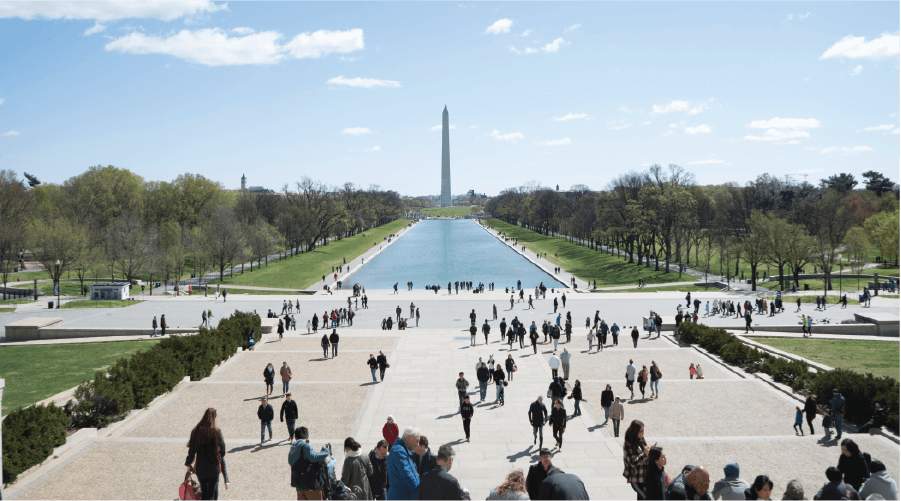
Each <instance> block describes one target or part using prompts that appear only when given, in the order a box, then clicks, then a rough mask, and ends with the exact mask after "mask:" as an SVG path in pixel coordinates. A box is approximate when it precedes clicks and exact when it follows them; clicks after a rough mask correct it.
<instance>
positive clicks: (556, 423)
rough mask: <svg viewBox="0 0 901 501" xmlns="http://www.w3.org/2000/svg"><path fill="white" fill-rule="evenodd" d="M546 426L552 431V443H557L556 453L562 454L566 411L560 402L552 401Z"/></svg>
mask: <svg viewBox="0 0 901 501" xmlns="http://www.w3.org/2000/svg"><path fill="white" fill-rule="evenodd" d="M548 425H549V426H551V430H553V437H554V441H555V442H556V443H557V452H563V432H565V431H566V409H564V408H563V403H562V402H561V401H560V400H555V401H554V408H553V410H551V418H550V419H549V420H548Z"/></svg>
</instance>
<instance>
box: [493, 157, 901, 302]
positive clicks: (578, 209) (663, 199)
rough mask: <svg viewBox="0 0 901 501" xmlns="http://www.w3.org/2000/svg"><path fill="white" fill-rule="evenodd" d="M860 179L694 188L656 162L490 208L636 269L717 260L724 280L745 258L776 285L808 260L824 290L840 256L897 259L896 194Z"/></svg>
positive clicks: (530, 191)
mask: <svg viewBox="0 0 901 501" xmlns="http://www.w3.org/2000/svg"><path fill="white" fill-rule="evenodd" d="M864 177H865V178H866V179H867V183H866V186H867V189H866V190H858V191H855V190H854V189H853V188H854V187H855V186H856V184H857V181H856V180H855V179H854V177H853V176H852V175H851V174H839V175H836V176H832V177H830V178H828V179H824V180H822V181H821V182H820V185H819V186H814V185H812V184H809V183H807V182H801V183H797V182H793V181H791V180H789V179H787V178H786V179H784V180H783V179H779V178H776V177H773V176H770V175H768V174H763V175H761V176H759V177H758V178H757V179H756V180H754V181H751V182H748V183H747V184H745V185H744V186H741V185H738V184H735V183H729V184H724V185H720V186H700V185H698V184H697V183H696V182H695V178H694V175H693V174H691V173H690V172H688V171H686V170H685V169H683V168H682V167H679V166H677V165H669V166H668V167H667V168H664V167H662V166H659V165H653V166H651V167H650V168H649V169H648V170H647V171H644V172H630V173H628V174H624V175H622V176H619V177H617V178H616V179H614V180H613V181H611V182H610V183H609V184H608V185H607V187H606V189H604V190H603V191H599V192H595V191H591V190H590V189H589V188H588V187H587V186H585V185H576V186H573V187H572V188H571V189H570V190H569V191H564V192H561V191H559V190H554V189H550V188H544V187H541V186H540V185H538V184H537V183H531V184H527V185H525V186H522V187H519V188H511V189H508V190H504V191H502V192H501V193H500V195H498V196H497V197H494V198H492V199H491V200H490V201H489V202H488V205H487V211H488V212H490V213H491V214H492V215H493V216H494V217H497V218H499V219H501V220H504V221H506V222H508V223H511V224H519V225H522V226H524V227H526V228H529V229H532V230H534V231H537V232H540V233H542V234H552V233H556V234H562V235H565V236H568V237H569V238H572V239H574V240H580V241H585V242H588V245H591V246H593V247H595V248H599V247H601V246H605V247H608V248H615V249H619V250H621V251H623V252H624V259H626V260H627V261H628V262H629V263H634V264H635V265H636V266H646V267H649V266H651V261H653V264H654V266H655V268H657V269H659V267H660V265H661V261H662V262H663V265H664V267H665V268H664V269H665V272H669V265H670V264H671V263H679V264H687V265H690V266H694V267H696V268H697V269H700V270H707V269H709V268H710V264H711V260H712V259H713V258H717V259H714V261H715V262H717V263H718V264H719V266H720V269H719V270H718V271H719V274H720V275H723V276H726V277H727V278H731V277H734V276H737V275H738V274H739V265H740V263H741V262H742V261H744V262H746V263H747V264H748V266H749V267H750V270H751V276H758V268H759V267H760V266H761V265H767V266H769V265H772V266H774V267H775V268H778V270H779V275H780V282H784V280H782V277H783V276H784V275H785V274H788V273H791V274H792V275H793V276H794V280H795V281H796V282H797V280H798V275H799V274H800V273H801V271H802V270H803V269H804V267H805V266H808V265H811V264H814V265H818V266H819V268H820V269H822V270H824V272H825V273H826V282H827V288H829V287H831V272H832V270H833V269H834V268H835V267H836V265H837V263H838V262H839V259H840V255H842V254H843V258H844V259H851V260H854V261H856V262H863V261H865V260H868V257H869V254H870V251H871V243H872V244H875V245H876V246H877V248H878V249H879V252H880V254H881V255H882V257H883V258H884V259H886V260H887V261H891V262H897V261H898V230H899V222H898V189H897V187H896V186H895V185H894V183H892V182H891V181H889V180H887V179H886V178H885V177H884V176H883V175H882V174H879V173H877V172H874V171H869V172H866V173H864ZM733 264H734V268H733ZM754 288H755V290H756V284H755V285H754Z"/></svg>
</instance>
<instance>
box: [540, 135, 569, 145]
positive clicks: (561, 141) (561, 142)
mask: <svg viewBox="0 0 901 501" xmlns="http://www.w3.org/2000/svg"><path fill="white" fill-rule="evenodd" d="M570 143H572V141H570V140H569V138H568V137H565V138H563V139H556V140H554V141H545V142H543V143H538V144H540V145H543V146H563V145H564V144H570Z"/></svg>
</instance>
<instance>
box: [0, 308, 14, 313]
mask: <svg viewBox="0 0 901 501" xmlns="http://www.w3.org/2000/svg"><path fill="white" fill-rule="evenodd" d="M14 311H16V309H15V308H0V313H12V312H14Z"/></svg>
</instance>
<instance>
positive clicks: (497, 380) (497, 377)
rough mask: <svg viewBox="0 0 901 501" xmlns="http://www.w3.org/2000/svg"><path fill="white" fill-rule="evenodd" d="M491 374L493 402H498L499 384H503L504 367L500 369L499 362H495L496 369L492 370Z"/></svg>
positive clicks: (499, 394)
mask: <svg viewBox="0 0 901 501" xmlns="http://www.w3.org/2000/svg"><path fill="white" fill-rule="evenodd" d="M492 376H494V387H495V391H496V399H495V401H494V403H496V404H498V403H500V396H501V385H502V384H504V378H505V377H506V376H504V369H501V364H497V369H495V370H494V372H492Z"/></svg>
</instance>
